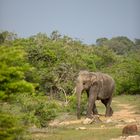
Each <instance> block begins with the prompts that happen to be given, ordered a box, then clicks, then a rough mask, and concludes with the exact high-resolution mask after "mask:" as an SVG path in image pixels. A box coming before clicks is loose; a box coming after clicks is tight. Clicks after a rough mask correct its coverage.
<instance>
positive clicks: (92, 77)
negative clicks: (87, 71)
mask: <svg viewBox="0 0 140 140" xmlns="http://www.w3.org/2000/svg"><path fill="white" fill-rule="evenodd" d="M91 83H92V85H94V84H97V83H98V77H97V75H96V74H92V76H91Z"/></svg>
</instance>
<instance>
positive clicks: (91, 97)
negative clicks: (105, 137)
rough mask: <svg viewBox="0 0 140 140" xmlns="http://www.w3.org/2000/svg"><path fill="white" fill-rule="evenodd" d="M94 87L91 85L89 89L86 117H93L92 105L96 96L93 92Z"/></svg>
mask: <svg viewBox="0 0 140 140" xmlns="http://www.w3.org/2000/svg"><path fill="white" fill-rule="evenodd" d="M93 91H94V88H93V87H91V88H90V90H89V98H88V107H87V118H92V117H93V107H94V104H95V101H96V98H97V93H94V92H93Z"/></svg>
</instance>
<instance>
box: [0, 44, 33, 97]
mask: <svg viewBox="0 0 140 140" xmlns="http://www.w3.org/2000/svg"><path fill="white" fill-rule="evenodd" d="M24 57H25V51H23V50H22V48H19V47H17V48H15V47H5V46H1V47H0V99H7V98H9V96H10V95H11V94H16V93H20V94H21V93H25V92H28V93H33V92H34V86H33V84H32V83H29V82H27V81H26V80H25V79H26V77H25V72H26V71H28V70H29V69H30V68H31V67H30V66H29V64H28V63H27V62H26V61H25V58H24Z"/></svg>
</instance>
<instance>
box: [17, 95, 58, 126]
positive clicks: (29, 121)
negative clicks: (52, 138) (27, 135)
mask: <svg viewBox="0 0 140 140" xmlns="http://www.w3.org/2000/svg"><path fill="white" fill-rule="evenodd" d="M17 100H18V105H19V106H20V107H21V112H22V113H23V116H21V117H22V120H23V122H24V124H25V125H28V126H30V125H31V126H32V125H36V126H37V127H46V126H47V125H48V122H49V121H50V120H53V119H54V118H55V117H56V116H57V115H58V112H59V111H60V105H59V104H58V103H56V102H55V101H49V100H48V99H47V97H44V96H29V95H26V96H20V97H18V98H17Z"/></svg>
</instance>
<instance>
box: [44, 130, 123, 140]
mask: <svg viewBox="0 0 140 140" xmlns="http://www.w3.org/2000/svg"><path fill="white" fill-rule="evenodd" d="M120 135H121V130H120V129H117V128H113V129H94V128H93V129H87V130H75V129H64V128H61V129H59V130H58V129H57V130H54V132H53V133H52V134H49V135H46V137H47V140H74V139H76V140H93V139H95V140H102V139H104V140H108V139H110V138H113V137H119V136H120ZM41 139H44V140H45V138H43V137H42V138H41Z"/></svg>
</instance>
